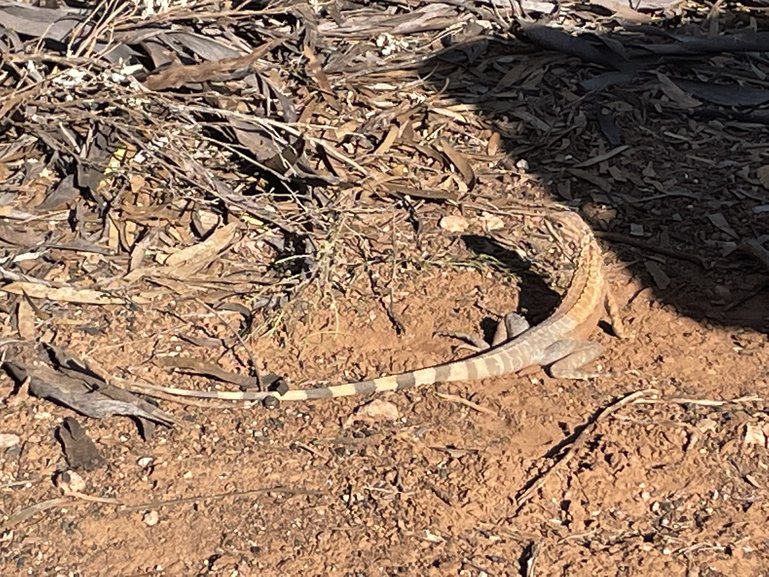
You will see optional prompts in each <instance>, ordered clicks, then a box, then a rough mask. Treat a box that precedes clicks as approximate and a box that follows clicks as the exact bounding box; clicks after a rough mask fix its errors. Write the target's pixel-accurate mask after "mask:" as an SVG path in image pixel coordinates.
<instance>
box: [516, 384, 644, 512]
mask: <svg viewBox="0 0 769 577" xmlns="http://www.w3.org/2000/svg"><path fill="white" fill-rule="evenodd" d="M658 393H659V392H658V391H657V390H656V389H645V390H643V391H636V392H634V393H630V394H629V395H626V396H624V397H622V398H621V399H620V400H618V401H616V402H615V403H613V404H611V405H609V406H608V407H606V408H604V409H603V410H601V412H600V413H599V414H598V416H597V417H596V418H595V419H594V420H593V422H592V423H590V424H588V425H587V426H585V428H584V429H582V431H580V433H579V434H578V435H577V437H576V438H575V439H574V442H573V443H572V444H571V446H570V447H569V450H568V451H567V452H566V453H565V454H564V455H563V457H561V458H560V459H559V460H557V461H556V462H555V463H553V464H552V465H551V467H550V468H549V469H547V470H546V471H545V472H544V473H542V474H540V475H539V476H538V477H535V478H534V479H532V480H530V481H529V482H528V483H527V484H526V487H525V488H524V489H523V491H522V492H521V493H520V495H519V496H518V497H516V499H515V502H516V505H517V506H516V513H518V512H519V511H520V510H521V508H523V505H524V504H525V503H526V501H528V500H529V499H530V498H531V496H532V495H533V494H534V493H535V492H536V491H538V490H539V489H541V488H542V486H543V485H544V484H545V483H546V482H547V480H548V479H549V478H550V477H551V476H552V475H553V473H555V471H556V470H557V469H559V468H563V467H565V466H566V464H567V463H568V462H569V461H571V459H572V457H574V455H576V454H577V451H579V450H580V449H581V448H582V447H584V446H585V443H587V440H588V439H589V438H590V436H591V435H592V434H593V432H594V431H595V430H596V428H597V427H598V424H599V423H601V422H603V421H605V420H606V419H607V418H608V417H610V416H611V415H612V414H614V413H616V412H617V411H618V410H620V409H621V408H622V407H624V406H626V405H629V404H633V403H636V402H641V401H640V400H641V399H642V398H643V397H645V396H647V395H657V394H658Z"/></svg>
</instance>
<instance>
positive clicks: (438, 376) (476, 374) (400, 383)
mask: <svg viewBox="0 0 769 577" xmlns="http://www.w3.org/2000/svg"><path fill="white" fill-rule="evenodd" d="M512 361H513V359H511V358H510V357H509V356H508V355H506V354H504V353H501V352H498V351H493V350H492V351H489V352H486V353H483V354H481V355H479V356H477V357H471V358H469V359H463V360H460V361H456V362H453V363H446V364H443V365H437V366H435V367H428V368H424V369H418V370H416V371H409V372H406V373H400V374H398V375H388V376H385V377H379V378H377V379H371V380H367V381H358V382H356V383H346V384H343V385H332V386H330V387H321V388H317V389H295V390H289V391H286V392H285V393H283V394H282V395H281V394H279V393H263V394H264V396H274V397H275V398H277V399H279V400H281V401H308V400H316V399H330V398H335V397H349V396H352V395H367V394H372V393H384V392H387V391H403V390H405V389H410V388H413V387H418V386H420V385H435V384H438V383H450V382H454V381H474V380H477V379H485V378H488V377H495V376H498V375H503V374H506V373H510V372H515V371H517V370H519V368H516V367H514V366H513V364H514V363H513V362H512Z"/></svg>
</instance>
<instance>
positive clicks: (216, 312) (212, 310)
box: [195, 298, 262, 390]
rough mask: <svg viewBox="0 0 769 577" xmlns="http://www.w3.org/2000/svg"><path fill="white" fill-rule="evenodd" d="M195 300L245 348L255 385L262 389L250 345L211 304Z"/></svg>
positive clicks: (260, 378)
mask: <svg viewBox="0 0 769 577" xmlns="http://www.w3.org/2000/svg"><path fill="white" fill-rule="evenodd" d="M195 301H196V302H197V303H199V304H200V305H202V306H204V307H205V308H206V309H207V310H208V311H209V312H211V313H212V314H213V315H215V316H216V318H217V319H219V320H220V321H221V323H222V325H224V327H225V328H226V329H227V330H228V331H230V332H231V333H232V334H233V336H234V337H235V339H236V340H237V341H238V342H239V343H240V346H242V347H243V350H245V351H246V354H247V355H248V360H249V361H250V362H251V370H252V371H253V372H254V377H255V378H256V385H257V387H258V388H259V390H262V377H261V375H260V373H259V367H258V366H257V364H256V359H254V356H253V355H252V354H251V349H250V347H249V346H248V345H247V344H246V342H245V341H244V340H243V337H241V336H240V333H238V331H236V330H235V329H233V328H232V327H231V326H230V324H229V323H228V322H227V321H226V319H224V318H222V315H220V314H219V311H217V310H216V309H214V308H213V307H211V305H209V304H208V303H206V302H203V301H202V300H200V299H199V298H196V299H195Z"/></svg>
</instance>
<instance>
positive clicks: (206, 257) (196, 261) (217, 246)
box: [163, 222, 238, 278]
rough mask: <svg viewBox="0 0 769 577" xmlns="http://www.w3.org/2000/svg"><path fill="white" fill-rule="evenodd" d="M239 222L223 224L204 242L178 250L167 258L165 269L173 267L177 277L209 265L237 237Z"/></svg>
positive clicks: (174, 274) (182, 276)
mask: <svg viewBox="0 0 769 577" xmlns="http://www.w3.org/2000/svg"><path fill="white" fill-rule="evenodd" d="M237 229H238V224H237V223H235V222H232V223H230V224H228V225H226V226H223V227H222V228H220V229H219V230H216V231H214V233H213V234H212V235H211V236H209V237H208V238H207V239H206V240H204V241H203V242H199V243H198V244H195V245H192V246H189V247H187V248H185V249H182V250H180V251H177V252H175V253H173V254H171V255H170V256H168V257H167V258H166V259H165V262H164V263H163V264H164V265H165V266H164V268H165V269H173V276H174V277H175V278H185V277H188V276H190V275H191V274H193V273H195V272H197V271H199V270H200V269H202V268H203V267H205V266H207V265H209V264H210V263H211V262H212V261H213V260H214V259H215V258H216V257H217V256H218V255H219V253H220V252H222V251H223V250H224V249H225V248H227V246H229V244H230V243H231V242H232V239H233V238H234V237H235V232H236V231H237Z"/></svg>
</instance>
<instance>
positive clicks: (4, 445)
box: [0, 433, 21, 451]
mask: <svg viewBox="0 0 769 577" xmlns="http://www.w3.org/2000/svg"><path fill="white" fill-rule="evenodd" d="M19 443H21V438H20V437H19V436H18V435H14V434H13V433H0V451H4V450H5V449H10V448H11V447H15V446H16V445H18V444H19Z"/></svg>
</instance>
